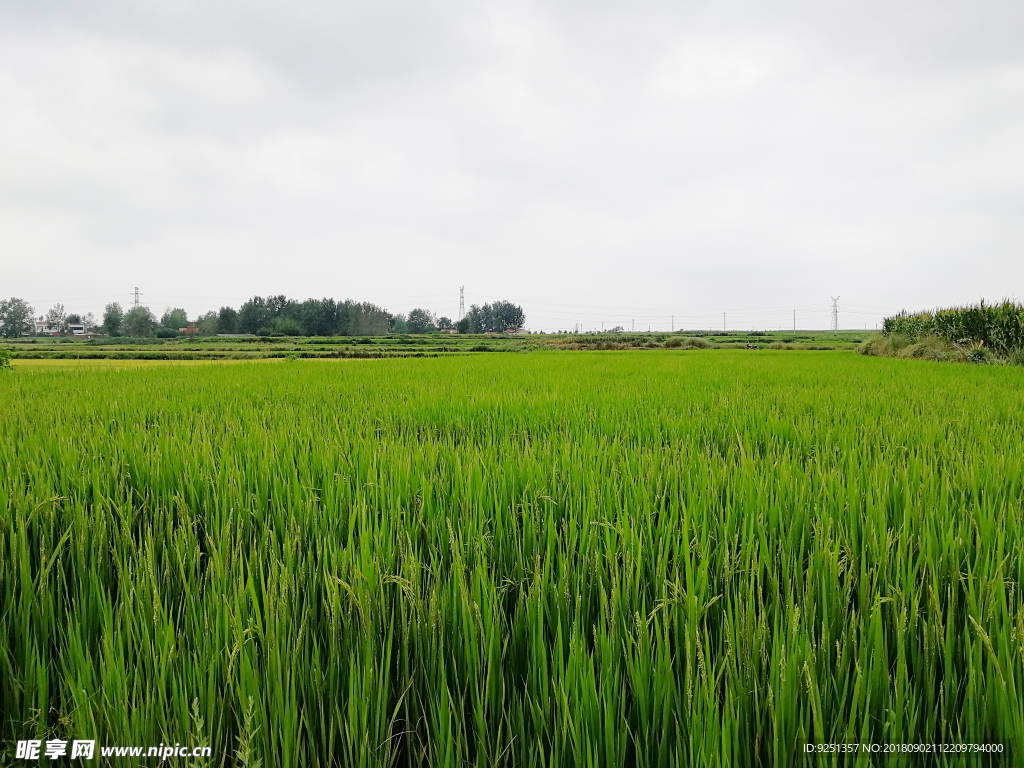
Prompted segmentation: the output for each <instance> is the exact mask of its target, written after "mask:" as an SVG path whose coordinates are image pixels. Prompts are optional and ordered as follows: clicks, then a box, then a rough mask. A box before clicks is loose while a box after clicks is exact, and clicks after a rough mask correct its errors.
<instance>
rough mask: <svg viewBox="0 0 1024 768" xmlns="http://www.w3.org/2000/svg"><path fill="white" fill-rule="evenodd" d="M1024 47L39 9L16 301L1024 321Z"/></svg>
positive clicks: (5, 236) (8, 34)
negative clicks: (967, 314)
mask: <svg viewBox="0 0 1024 768" xmlns="http://www.w3.org/2000/svg"><path fill="white" fill-rule="evenodd" d="M1022 15H1024V11H1022V10H1021V8H1020V7H1018V6H1015V5H1011V4H1006V3H995V2H980V3H974V4H971V5H970V6H967V5H964V4H962V3H952V2H950V3H909V4H891V3H889V4H883V3H877V4H865V3H849V4H827V5H825V4H809V3H808V4H801V3H795V4H787V5H786V6H785V7H783V6H780V5H778V4H773V5H771V6H768V5H755V4H747V3H743V4H739V3H737V4H721V3H714V4H712V3H695V4H685V5H682V4H676V3H654V2H651V3H643V2H641V3H630V4H611V3H597V4H579V3H522V4H515V5H509V4H472V3H438V4H419V3H406V2H390V3H361V4H355V3H348V4H345V3H342V4H338V3H322V4H321V3H300V4H279V3H251V2H249V3H239V2H225V3H218V4H214V5H210V4H200V3H190V2H174V3H171V2H167V3H162V4H158V5H157V4H137V3H110V4H106V5H104V6H103V7H102V8H99V7H89V6H86V5H83V4H70V3H68V4H64V5H61V4H46V5H45V6H42V5H40V4H37V3H29V2H22V3H15V4H12V5H11V9H10V11H9V12H7V13H5V15H4V17H3V18H0V105H2V107H0V118H2V119H0V168H3V169H4V171H3V173H2V174H0V261H2V264H3V270H2V274H0V292H2V293H4V294H6V295H11V294H14V295H20V296H24V297H26V298H29V299H30V300H34V301H36V302H37V303H44V302H50V301H54V300H62V301H64V303H65V304H66V305H68V306H69V308H76V309H77V308H81V309H82V310H83V311H84V310H93V311H95V310H96V309H98V308H99V307H100V306H101V305H102V303H103V302H104V301H107V300H110V299H112V298H122V299H124V298H126V297H127V293H128V291H130V289H131V287H132V286H134V285H136V284H138V285H140V286H141V287H142V288H143V291H145V292H146V294H147V297H148V299H149V300H150V301H151V303H152V304H153V305H154V306H155V307H157V308H162V307H163V306H164V305H165V304H177V305H182V306H186V307H188V308H189V309H190V311H193V312H195V311H200V310H202V309H206V308H210V307H214V306H217V305H219V304H221V303H234V304H237V303H239V301H240V300H241V299H244V298H245V297H247V296H249V295H252V294H253V293H267V292H275V293H277V292H284V293H288V294H289V295H292V296H295V297H298V298H304V297H306V296H309V295H324V294H327V295H334V296H336V297H339V298H342V297H348V296H352V297H360V298H371V299H378V300H379V301H380V302H381V303H383V304H385V305H386V306H388V307H389V308H391V309H393V310H394V311H404V310H407V309H409V308H410V307H411V306H414V305H417V304H424V305H427V306H431V307H434V308H435V309H437V310H438V311H440V312H442V313H445V314H449V315H450V314H453V313H454V312H455V310H456V308H457V286H458V285H460V284H465V285H466V286H467V294H468V295H467V298H468V299H469V300H470V301H483V300H487V299H491V298H503V297H505V298H511V299H513V300H517V301H520V302H521V303H523V304H524V306H525V307H526V310H527V315H528V318H529V319H530V325H532V326H533V327H546V328H549V329H550V328H559V327H571V325H572V324H573V323H574V322H583V323H584V324H589V325H592V326H599V325H600V320H601V318H602V317H608V318H609V323H608V324H615V322H619V321H620V320H612V319H611V318H615V317H619V316H626V315H632V314H639V315H642V316H646V317H648V318H650V319H651V322H652V323H653V324H655V325H658V324H661V323H662V322H663V323H664V324H666V325H667V323H668V322H669V320H668V317H669V315H670V314H672V313H675V314H676V315H678V316H680V317H684V316H685V317H688V318H691V320H692V322H693V323H694V324H703V325H710V324H712V323H715V324H717V323H718V322H720V315H721V311H723V310H733V312H734V314H735V316H736V318H737V322H739V321H740V320H742V321H743V322H744V323H746V324H748V325H764V326H774V325H787V324H788V318H789V317H790V315H789V310H788V309H786V308H787V307H792V306H796V307H800V308H802V311H803V312H807V313H811V312H814V313H817V314H813V315H811V314H808V315H807V317H808V320H807V324H808V325H817V326H824V325H825V324H827V321H828V316H827V303H828V297H829V295H835V294H837V293H838V294H841V295H842V296H843V297H844V302H848V303H847V306H849V307H850V308H851V313H850V314H848V315H847V317H848V318H849V321H848V324H849V325H851V326H856V325H858V324H859V323H860V321H863V322H865V323H868V322H870V323H873V322H874V321H875V320H876V319H877V317H879V316H880V312H882V311H885V310H889V309H898V308H901V307H904V306H906V307H918V306H929V305H933V304H936V303H945V302H956V301H968V300H972V299H975V298H977V297H979V296H982V295H984V296H986V297H988V298H990V299H995V298H1000V297H1002V296H1004V295H1017V296H1020V295H1021V294H1022V293H1024V291H1021V284H1022V278H1024V259H1021V257H1020V256H1021V246H1022V244H1024V216H1022V213H1021V209H1020V205H1019V201H1020V199H1022V194H1021V193H1022V192H1024V189H1022V187H1024V181H1022V179H1024V173H1022V172H1024V147H1022V143H1021V140H1020V136H1022V135H1024V98H1022V97H1024V51H1022V49H1021V48H1020V46H1019V40H1018V38H1017V35H1016V34H1015V30H1019V29H1020V28H1021V27H1020V22H1021V21H1022V18H1021V16H1022ZM761 308H777V309H761ZM854 308H859V311H862V312H864V314H863V315H858V314H853V313H852V310H853V309H854ZM658 317H661V318H662V320H657V318H658ZM812 318H813V319H812ZM678 324H679V323H678V322H677V325H678Z"/></svg>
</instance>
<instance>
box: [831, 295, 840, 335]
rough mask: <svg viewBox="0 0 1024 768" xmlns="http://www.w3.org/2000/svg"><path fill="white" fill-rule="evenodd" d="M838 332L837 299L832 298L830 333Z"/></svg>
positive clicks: (835, 297)
mask: <svg viewBox="0 0 1024 768" xmlns="http://www.w3.org/2000/svg"><path fill="white" fill-rule="evenodd" d="M838 331H839V297H838V296H833V297H832V332H833V333H837V332H838Z"/></svg>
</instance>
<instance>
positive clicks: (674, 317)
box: [672, 315, 676, 333]
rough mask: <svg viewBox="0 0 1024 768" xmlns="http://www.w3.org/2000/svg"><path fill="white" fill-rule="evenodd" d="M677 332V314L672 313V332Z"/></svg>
mask: <svg viewBox="0 0 1024 768" xmlns="http://www.w3.org/2000/svg"><path fill="white" fill-rule="evenodd" d="M675 332H676V316H675V315H672V333H675Z"/></svg>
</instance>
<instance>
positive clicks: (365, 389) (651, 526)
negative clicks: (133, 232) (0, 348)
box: [0, 352, 1024, 768]
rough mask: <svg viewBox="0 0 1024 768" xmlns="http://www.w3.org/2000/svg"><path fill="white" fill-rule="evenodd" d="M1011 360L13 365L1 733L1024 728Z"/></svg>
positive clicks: (406, 761)
mask: <svg viewBox="0 0 1024 768" xmlns="http://www.w3.org/2000/svg"><path fill="white" fill-rule="evenodd" d="M1022 384H1024V371H1020V370H1019V369H1015V368H975V369H967V370H966V371H956V372H955V373H953V372H950V370H949V369H947V368H942V367H929V368H924V367H920V368H918V367H915V368H912V369H908V368H906V367H902V366H900V365H899V364H898V363H896V362H894V361H887V360H879V359H872V358H865V357H859V356H853V355H839V354H826V355H819V356H816V357H815V356H811V355H805V354H803V353H799V352H797V353H794V354H793V355H785V356H778V355H775V356H769V355H767V354H758V353H749V352H748V353H733V352H718V353H714V354H704V353H699V352H698V353H694V354H691V355H679V354H676V353H671V352H652V353H650V354H644V355H632V354H627V353H623V354H622V355H608V354H600V353H598V354H590V353H580V354H579V355H574V356H572V357H566V356H563V355H557V354H554V353H552V354H539V353H538V354H534V355H529V356H522V355H519V356H504V355H482V356H478V357H471V358H442V359H429V360H415V361H413V360H383V361H372V362H371V361H346V362H339V363H327V362H315V361H298V362H296V363H294V364H288V365H284V364H281V365H244V364H241V365H234V366H223V367H220V366H206V367H192V368H188V369H184V368H173V367H165V368H161V369H156V370H95V369H93V370H81V371H77V370H46V371H37V372H28V371H25V370H20V371H16V372H15V373H14V374H11V375H7V376H3V377H0V472H2V474H0V478H2V483H0V515H2V517H0V714H2V719H0V743H2V747H0V748H2V749H4V750H5V754H8V752H7V751H6V750H8V748H10V751H13V747H12V746H11V744H12V740H14V739H27V738H33V737H38V738H47V737H60V738H96V739H99V740H100V742H101V743H107V744H140V745H141V744H156V743H159V742H164V743H175V742H180V743H183V744H184V743H200V744H209V745H211V746H212V747H213V748H214V756H215V759H214V760H213V761H212V764H215V765H256V764H260V765H262V766H265V767H267V768H269V767H270V766H316V765H322V766H328V765H338V766H393V765H397V766H416V765H433V766H456V765H459V766H462V765H476V766H490V765H522V766H562V765H566V766H569V765H572V766H578V765H635V766H688V765H723V766H724V765H732V766H745V765H792V764H803V762H802V761H803V756H802V745H803V743H804V742H808V741H816V742H817V741H821V742H824V741H839V742H855V741H873V742H885V743H899V742H928V743H932V742H965V741H966V742H999V743H1002V744H1004V745H1005V749H1006V750H1008V751H1010V752H1013V753H1015V754H1016V755H1017V756H1018V757H1019V756H1024V701H1022V700H1021V697H1022V693H1024V662H1022V658H1024V649H1022V644H1024V604H1022V599H1021V591H1020V586H1021V583H1022V577H1024V573H1022V568H1024V558H1022V538H1021V532H1022V522H1024V521H1022V514H1024V505H1022V501H1024V486H1022V481H1024V476H1022V472H1024V461H1022V459H1024V411H1022V410H1021V407H1020V406H1021V399H1020V392H1021V386H1022ZM819 762H820V763H821V764H823V765H840V764H853V762H854V761H852V760H850V759H846V758H843V757H840V756H832V757H830V758H824V759H822V760H820V761H819ZM928 762H929V763H931V764H940V765H947V764H948V765H954V764H960V763H961V762H962V758H961V757H959V756H938V757H935V758H934V759H932V760H930V761H928ZM920 763H921V761H920V759H919V758H913V759H904V758H896V759H894V760H891V761H887V765H893V766H897V765H910V764H915V765H916V764H920ZM858 764H863V765H867V764H869V762H868V759H867V758H861V759H860V761H859V763H858ZM977 764H983V763H981V762H980V761H979V762H978V763H977Z"/></svg>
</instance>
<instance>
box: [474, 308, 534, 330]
mask: <svg viewBox="0 0 1024 768" xmlns="http://www.w3.org/2000/svg"><path fill="white" fill-rule="evenodd" d="M484 308H485V309H487V308H488V305H487V304H485V305H484ZM489 309H490V315H491V324H492V325H491V330H494V331H499V332H503V331H511V330H515V329H518V328H522V327H523V325H525V324H526V314H525V313H524V312H523V308H522V307H521V306H519V305H518V304H513V303H512V302H511V301H496V302H494V303H493V304H491V305H489Z"/></svg>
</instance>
